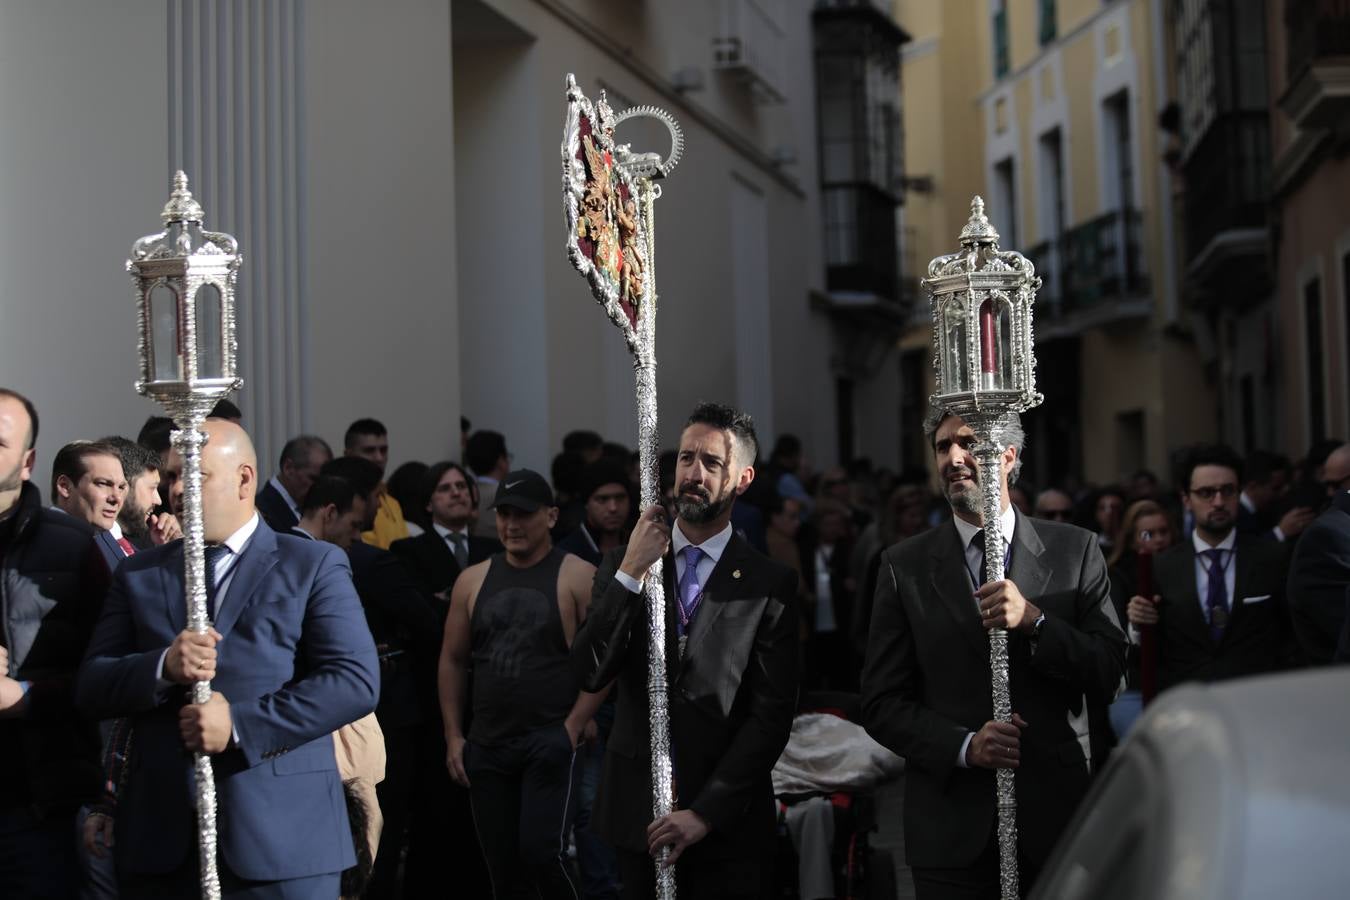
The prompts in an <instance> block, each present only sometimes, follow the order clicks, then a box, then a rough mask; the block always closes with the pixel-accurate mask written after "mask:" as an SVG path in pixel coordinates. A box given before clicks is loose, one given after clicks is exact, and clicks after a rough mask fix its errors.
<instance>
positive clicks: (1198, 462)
mask: <svg viewBox="0 0 1350 900" xmlns="http://www.w3.org/2000/svg"><path fill="white" fill-rule="evenodd" d="M1200 466H1223V467H1225V468H1228V469H1232V470H1233V474H1234V475H1235V476H1236V477H1237V482H1238V484H1242V457H1241V456H1238V454H1237V451H1236V450H1234V449H1233V448H1232V447H1230V446H1228V445H1227V444H1196V445H1195V446H1193V447H1190V448H1189V449H1187V450H1186V451H1185V452H1184V453H1182V454H1181V462H1180V463H1179V464H1178V465H1177V490H1179V491H1181V492H1182V493H1183V494H1186V493H1189V492H1190V490H1191V475H1192V474H1193V473H1194V472H1195V470H1196V469H1197V468H1198V467H1200Z"/></svg>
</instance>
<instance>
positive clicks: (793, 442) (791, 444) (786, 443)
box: [769, 434, 802, 462]
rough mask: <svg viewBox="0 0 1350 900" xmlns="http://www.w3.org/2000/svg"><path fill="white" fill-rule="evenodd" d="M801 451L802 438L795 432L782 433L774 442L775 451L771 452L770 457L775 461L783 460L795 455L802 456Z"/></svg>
mask: <svg viewBox="0 0 1350 900" xmlns="http://www.w3.org/2000/svg"><path fill="white" fill-rule="evenodd" d="M801 453H802V439H801V438H799V437H797V436H796V435H795V434H780V435H779V436H778V440H776V441H774V443H773V452H772V453H770V454H769V459H770V460H771V461H773V462H782V461H783V460H785V459H791V458H792V457H794V456H801Z"/></svg>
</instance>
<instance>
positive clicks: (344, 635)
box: [230, 547, 380, 766]
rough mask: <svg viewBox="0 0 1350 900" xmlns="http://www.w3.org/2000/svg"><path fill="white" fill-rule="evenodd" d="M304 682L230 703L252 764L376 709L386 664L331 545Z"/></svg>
mask: <svg viewBox="0 0 1350 900" xmlns="http://www.w3.org/2000/svg"><path fill="white" fill-rule="evenodd" d="M298 667H299V668H300V670H301V672H302V674H301V676H300V678H299V679H297V680H296V681H294V682H292V683H290V684H288V685H287V686H286V687H283V688H282V689H280V690H278V691H273V692H272V693H270V694H264V695H263V696H261V697H257V698H253V699H247V700H242V701H240V702H238V703H232V704H231V705H230V716H231V718H232V720H233V723H234V728H235V733H236V734H237V735H238V739H239V749H240V750H241V751H243V754H244V758H245V759H246V760H247V761H248V764H249V765H250V766H256V765H258V764H259V763H261V762H263V761H264V760H266V759H270V758H272V757H273V756H277V755H279V754H281V753H285V752H287V751H289V750H292V749H294V748H296V747H298V746H300V745H301V744H304V743H307V742H309V741H312V740H314V739H315V738H316V737H319V736H321V735H323V734H327V733H329V732H332V731H336V730H337V729H339V728H341V727H342V726H343V725H346V724H347V723H349V722H354V721H356V720H357V719H359V718H361V717H362V716H364V715H366V714H367V713H369V712H371V711H372V710H374V709H375V703H376V701H377V700H378V698H379V694H380V672H379V661H378V660H377V658H376V653H375V642H374V640H373V639H372V638H371V636H370V628H369V627H368V626H367V625H366V619H365V614H364V613H363V612H362V610H361V601H360V599H359V598H358V597H357V594H356V588H355V587H354V586H353V584H352V577H351V569H350V567H349V566H348V564H347V560H346V558H345V554H343V553H342V551H341V550H339V549H338V548H337V547H330V548H328V551H327V552H326V553H325V554H324V557H323V559H322V561H321V562H320V564H319V570H318V574H317V575H316V576H315V580H314V587H313V591H312V593H311V594H310V598H309V603H308V604H307V606H306V609H305V622H304V640H303V643H302V645H301V648H300V655H299V660H298Z"/></svg>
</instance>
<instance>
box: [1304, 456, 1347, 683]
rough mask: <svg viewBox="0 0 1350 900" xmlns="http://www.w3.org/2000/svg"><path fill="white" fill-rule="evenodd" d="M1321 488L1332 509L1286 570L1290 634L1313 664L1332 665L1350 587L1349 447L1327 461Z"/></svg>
mask: <svg viewBox="0 0 1350 900" xmlns="http://www.w3.org/2000/svg"><path fill="white" fill-rule="evenodd" d="M1322 485H1323V487H1325V488H1326V492H1327V499H1329V500H1330V501H1331V505H1330V506H1329V507H1328V508H1327V510H1326V512H1324V513H1322V515H1321V516H1319V517H1318V518H1317V521H1315V522H1313V524H1312V525H1311V526H1309V527H1308V530H1307V531H1305V532H1304V533H1303V538H1302V540H1300V541H1299V542H1298V546H1297V547H1296V548H1295V549H1294V560H1293V562H1292V563H1291V564H1290V567H1289V611H1290V615H1291V616H1292V617H1293V626H1294V636H1295V637H1296V638H1297V639H1298V643H1299V647H1300V649H1302V651H1303V654H1304V656H1306V657H1307V660H1308V662H1310V663H1312V664H1313V665H1325V664H1327V663H1329V662H1331V660H1332V654H1333V652H1334V651H1335V650H1336V642H1337V639H1338V638H1340V636H1341V634H1342V629H1343V628H1344V625H1345V619H1346V590H1347V589H1348V588H1350V444H1342V445H1341V446H1340V447H1338V448H1336V449H1335V450H1333V451H1332V452H1331V455H1330V456H1328V457H1327V461H1326V463H1325V464H1324V466H1323V469H1322ZM1343 643H1344V642H1343Z"/></svg>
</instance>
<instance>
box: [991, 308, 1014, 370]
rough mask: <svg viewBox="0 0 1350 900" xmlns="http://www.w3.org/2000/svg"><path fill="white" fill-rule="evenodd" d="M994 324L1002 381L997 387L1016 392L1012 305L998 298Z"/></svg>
mask: <svg viewBox="0 0 1350 900" xmlns="http://www.w3.org/2000/svg"><path fill="white" fill-rule="evenodd" d="M994 324H995V325H996V326H997V328H998V332H997V336H998V371H999V376H1000V378H1001V381H1002V383H1001V384H1000V386H999V387H1000V389H1001V390H1005V391H1012V390H1016V389H1017V370H1016V369H1014V368H1013V327H1012V305H1011V304H1009V303H1008V301H1007V300H1005V299H1002V298H1000V299H999V301H998V306H997V314H996V315H995V316H994Z"/></svg>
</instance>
